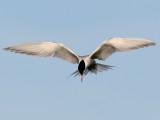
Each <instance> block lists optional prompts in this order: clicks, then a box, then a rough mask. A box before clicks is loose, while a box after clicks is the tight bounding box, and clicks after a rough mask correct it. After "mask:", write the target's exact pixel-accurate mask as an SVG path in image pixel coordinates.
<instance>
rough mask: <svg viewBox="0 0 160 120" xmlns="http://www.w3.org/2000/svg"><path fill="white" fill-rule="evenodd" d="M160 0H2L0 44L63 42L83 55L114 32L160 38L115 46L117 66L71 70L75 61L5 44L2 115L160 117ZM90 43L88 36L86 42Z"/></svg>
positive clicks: (112, 61)
mask: <svg viewBox="0 0 160 120" xmlns="http://www.w3.org/2000/svg"><path fill="white" fill-rule="evenodd" d="M159 4H160V1H158V0H152V1H146V0H134V1H128V0H120V1H116V0H112V1H108V0H97V1H93V0H81V1H75V0H74V1H73V0H66V1H64V0H59V1H55V0H45V1H42V0H14V1H13V0H5V1H0V18H1V19H0V42H1V49H2V48H4V47H6V46H10V45H13V44H17V43H25V42H43V41H44V42H46V41H55V42H60V43H63V44H64V45H66V46H67V47H69V48H70V49H72V50H73V51H74V52H75V53H77V54H78V55H87V54H90V53H92V52H93V51H94V50H95V49H96V48H97V47H98V46H99V45H100V44H101V42H102V41H104V40H105V39H108V38H112V37H139V38H146V39H149V40H152V41H154V42H156V43H157V45H156V46H154V47H147V48H143V49H139V50H135V51H131V52H124V53H115V54H113V55H112V56H110V57H109V58H108V59H107V60H106V61H98V62H100V63H103V64H108V65H113V66H116V68H114V70H110V71H107V72H103V73H99V74H97V75H94V74H89V75H87V76H85V78H84V82H83V83H82V84H81V82H80V78H79V77H75V78H73V77H70V78H67V77H68V76H69V75H70V74H71V73H72V72H74V71H75V70H76V69H77V65H73V64H70V63H68V62H66V61H64V60H59V59H57V58H38V57H32V56H27V55H21V54H15V53H11V52H6V51H3V50H0V58H1V62H0V66H1V67H0V73H1V75H0V119H1V120H11V119H12V120H35V119H38V120H44V119H47V120H53V119H55V120H64V119H65V120H82V119H83V120H107V119H108V120H117V119H118V120H159V119H160V114H159V113H160V95H159V92H160V87H159V85H160V74H159V61H160V54H159V51H160V48H159V41H160V22H159V21H160V15H159V11H160V7H159ZM84 43H85V44H84Z"/></svg>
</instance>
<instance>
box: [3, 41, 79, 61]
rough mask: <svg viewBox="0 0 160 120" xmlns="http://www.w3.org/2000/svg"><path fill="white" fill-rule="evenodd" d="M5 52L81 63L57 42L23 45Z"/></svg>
mask: <svg viewBox="0 0 160 120" xmlns="http://www.w3.org/2000/svg"><path fill="white" fill-rule="evenodd" d="M4 50H9V51H11V52H15V53H22V54H27V55H33V56H38V57H58V58H61V59H64V60H67V61H69V62H71V63H78V62H79V58H78V56H77V55H76V54H75V53H74V52H73V51H72V50H70V49H69V48H67V47H66V46H64V45H63V44H60V43H55V42H33V43H22V44H16V45H13V46H10V47H6V48H4Z"/></svg>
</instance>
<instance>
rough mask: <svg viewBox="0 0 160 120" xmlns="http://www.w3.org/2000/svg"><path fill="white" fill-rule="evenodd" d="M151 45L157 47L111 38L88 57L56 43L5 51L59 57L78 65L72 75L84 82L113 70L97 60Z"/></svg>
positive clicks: (7, 48)
mask: <svg viewBox="0 0 160 120" xmlns="http://www.w3.org/2000/svg"><path fill="white" fill-rule="evenodd" d="M150 45H155V43H154V42H152V41H150V40H146V39H141V38H111V39H109V40H105V41H104V42H102V44H101V45H100V46H99V47H98V48H97V49H96V50H95V51H94V52H93V53H92V54H90V55H86V56H78V55H77V54H75V53H74V52H73V51H72V50H70V49H69V48H67V47H66V46H64V45H63V44H61V43H56V42H33V43H22V44H17V45H13V46H10V47H6V48H4V50H10V51H13V52H16V53H22V54H27V55H33V56H39V57H58V58H61V59H64V60H66V61H68V62H71V63H74V64H75V63H77V64H78V70H77V71H75V72H74V73H73V74H71V75H74V76H77V75H80V76H81V80H82V77H83V75H87V73H88V72H91V73H95V74H97V72H98V71H99V72H102V71H103V70H108V69H111V68H112V66H109V65H103V64H99V63H97V62H96V61H95V59H98V60H105V59H107V58H108V57H109V56H110V55H111V54H113V53H114V52H118V51H130V50H134V49H138V48H143V47H146V46H150Z"/></svg>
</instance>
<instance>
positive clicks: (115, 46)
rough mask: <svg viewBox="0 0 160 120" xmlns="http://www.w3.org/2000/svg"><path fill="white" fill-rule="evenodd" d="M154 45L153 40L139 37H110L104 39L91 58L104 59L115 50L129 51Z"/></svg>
mask: <svg viewBox="0 0 160 120" xmlns="http://www.w3.org/2000/svg"><path fill="white" fill-rule="evenodd" d="M150 45H155V43H154V42H152V41H150V40H146V39H141V38H111V39H109V40H105V41H104V42H103V43H102V44H101V45H100V46H99V47H98V48H97V49H96V50H95V51H94V52H93V53H92V54H91V55H90V58H92V59H99V60H105V59H106V58H108V57H109V56H110V55H111V54H113V53H114V52H117V51H130V50H134V49H138V48H143V47H147V46H150Z"/></svg>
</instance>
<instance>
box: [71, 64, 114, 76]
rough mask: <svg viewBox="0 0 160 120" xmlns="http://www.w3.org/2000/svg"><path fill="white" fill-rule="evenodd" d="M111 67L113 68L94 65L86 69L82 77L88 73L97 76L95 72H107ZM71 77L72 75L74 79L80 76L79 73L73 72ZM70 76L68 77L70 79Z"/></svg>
mask: <svg viewBox="0 0 160 120" xmlns="http://www.w3.org/2000/svg"><path fill="white" fill-rule="evenodd" d="M113 67H114V66H110V65H104V64H100V63H96V65H95V66H91V67H89V68H87V69H86V70H85V71H84V75H87V74H88V72H90V73H94V74H97V72H103V71H107V70H110V69H112V68H113ZM72 75H73V76H74V77H76V76H78V75H80V73H79V71H78V70H76V71H75V72H73V73H72V74H71V75H70V76H72ZM70 76H68V77H70Z"/></svg>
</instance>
